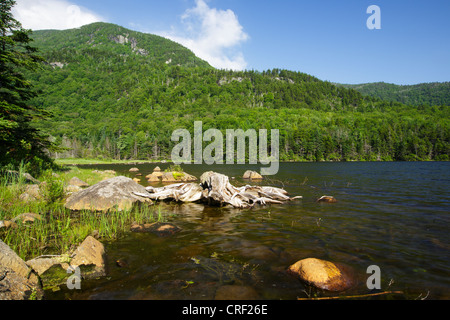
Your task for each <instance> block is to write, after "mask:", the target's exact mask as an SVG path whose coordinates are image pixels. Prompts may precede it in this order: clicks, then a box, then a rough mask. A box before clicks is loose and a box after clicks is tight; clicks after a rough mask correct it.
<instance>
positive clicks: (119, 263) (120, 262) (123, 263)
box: [116, 258, 128, 268]
mask: <svg viewBox="0 0 450 320" xmlns="http://www.w3.org/2000/svg"><path fill="white" fill-rule="evenodd" d="M116 265H117V266H118V267H119V268H128V262H127V261H126V260H125V259H122V258H121V259H117V260H116Z"/></svg>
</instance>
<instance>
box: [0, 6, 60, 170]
mask: <svg viewBox="0 0 450 320" xmlns="http://www.w3.org/2000/svg"><path fill="white" fill-rule="evenodd" d="M14 5H15V1H14V0H1V1H0V166H5V165H8V164H12V165H13V166H17V165H19V164H20V163H21V162H22V163H28V164H29V165H30V167H31V168H30V170H31V171H36V170H38V169H39V168H44V167H45V166H48V165H51V164H52V161H51V159H50V158H49V157H48V156H47V154H46V150H48V149H49V148H51V147H52V143H51V142H50V141H49V139H48V137H47V136H46V135H45V134H43V133H42V132H41V131H39V130H37V129H36V128H35V127H33V121H34V120H37V119H46V118H48V117H49V116H50V115H49V114H48V113H47V112H46V111H45V110H44V109H43V108H41V107H38V106H34V105H32V104H30V103H29V102H30V99H32V98H34V97H36V96H37V92H36V91H35V90H34V88H33V86H32V85H31V82H30V81H29V80H28V79H27V78H26V72H27V70H30V71H34V70H36V69H37V68H38V67H39V65H40V62H42V61H43V59H42V58H41V57H40V56H39V55H38V54H37V49H36V48H34V47H32V46H31V45H30V43H31V41H32V39H31V38H30V34H31V31H30V30H26V29H24V28H23V27H22V25H21V24H20V22H19V21H17V20H15V19H14V17H13V15H12V13H11V9H12V7H13V6H14Z"/></svg>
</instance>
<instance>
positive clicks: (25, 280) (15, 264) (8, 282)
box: [0, 240, 43, 300]
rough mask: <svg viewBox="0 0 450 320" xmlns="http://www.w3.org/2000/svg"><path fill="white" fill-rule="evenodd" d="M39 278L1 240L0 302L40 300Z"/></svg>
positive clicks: (41, 292) (41, 293)
mask: <svg viewBox="0 0 450 320" xmlns="http://www.w3.org/2000/svg"><path fill="white" fill-rule="evenodd" d="M42 297H43V291H42V288H41V286H40V281H39V278H38V276H36V275H35V274H34V273H33V272H32V269H31V268H30V267H29V266H28V265H27V264H26V263H25V261H23V260H22V259H21V258H20V257H19V256H18V255H17V254H16V253H15V252H14V251H13V250H12V249H11V248H10V247H9V246H8V245H7V244H5V243H4V242H3V241H2V240H0V300H28V299H30V298H36V299H40V298H42Z"/></svg>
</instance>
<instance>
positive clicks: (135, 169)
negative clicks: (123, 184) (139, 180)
mask: <svg viewBox="0 0 450 320" xmlns="http://www.w3.org/2000/svg"><path fill="white" fill-rule="evenodd" d="M130 172H139V169H138V168H131V169H130Z"/></svg>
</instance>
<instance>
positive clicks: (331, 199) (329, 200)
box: [317, 196, 337, 203]
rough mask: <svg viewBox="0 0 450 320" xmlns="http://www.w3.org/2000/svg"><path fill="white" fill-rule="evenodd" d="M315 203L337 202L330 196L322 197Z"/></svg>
mask: <svg viewBox="0 0 450 320" xmlns="http://www.w3.org/2000/svg"><path fill="white" fill-rule="evenodd" d="M317 202H326V203H336V202H337V200H336V199H335V198H334V197H332V196H322V197H320V198H319V199H317Z"/></svg>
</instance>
